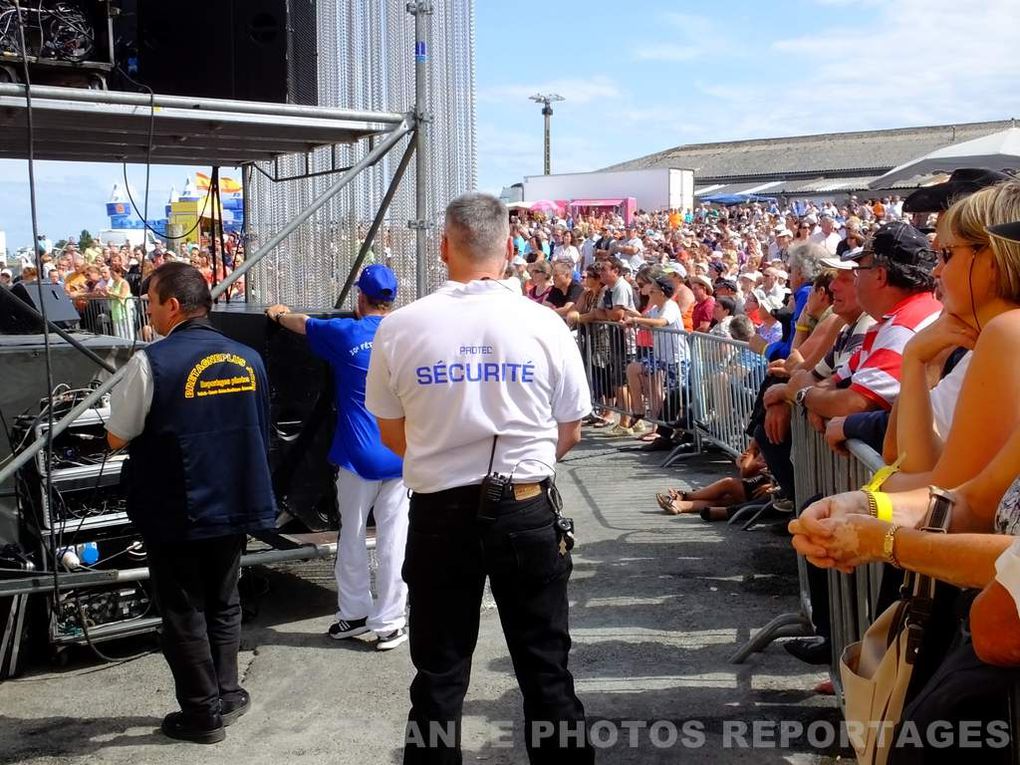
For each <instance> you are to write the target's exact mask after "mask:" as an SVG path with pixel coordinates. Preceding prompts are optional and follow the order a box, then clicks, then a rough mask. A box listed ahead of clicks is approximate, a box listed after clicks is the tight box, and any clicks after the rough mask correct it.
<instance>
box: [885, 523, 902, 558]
mask: <svg viewBox="0 0 1020 765" xmlns="http://www.w3.org/2000/svg"><path fill="white" fill-rule="evenodd" d="M899 530H900V527H899V526H898V525H897V524H895V523H894V524H892V525H891V526H889V528H888V529H886V532H885V536H884V537H883V538H882V555H884V556H885V559H886V561H887V562H888V563H891V564H893V565H894V566H896V568H903V566H901V565H900V562H899V560H897V558H896V532H897V531H899Z"/></svg>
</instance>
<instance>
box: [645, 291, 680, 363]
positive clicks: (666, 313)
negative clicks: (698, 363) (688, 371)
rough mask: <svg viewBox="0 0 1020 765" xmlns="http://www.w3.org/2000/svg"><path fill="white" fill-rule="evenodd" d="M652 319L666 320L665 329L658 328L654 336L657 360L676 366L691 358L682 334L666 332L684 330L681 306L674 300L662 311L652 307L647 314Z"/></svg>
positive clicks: (666, 303) (667, 302)
mask: <svg viewBox="0 0 1020 765" xmlns="http://www.w3.org/2000/svg"><path fill="white" fill-rule="evenodd" d="M646 316H648V317H649V318H651V319H665V320H666V322H667V324H666V326H665V327H657V328H656V329H655V330H654V332H653V334H652V338H653V339H652V342H653V344H654V350H655V358H656V359H657V360H658V361H667V362H670V363H672V364H676V363H677V362H679V361H680V360H681V359H687V358H689V353H688V348H687V338H686V337H684V336H683V335H681V334H677V333H674V332H672V331H666V330H680V331H681V332H682V331H683V328H684V317H683V314H682V313H681V312H680V306H679V305H677V304H676V301H674V300H667V301H666V302H665V303H664V304H663V306H662V308H661V309H659V308H656V307H655V306H652V307H651V308H649V309H648V313H647V314H646Z"/></svg>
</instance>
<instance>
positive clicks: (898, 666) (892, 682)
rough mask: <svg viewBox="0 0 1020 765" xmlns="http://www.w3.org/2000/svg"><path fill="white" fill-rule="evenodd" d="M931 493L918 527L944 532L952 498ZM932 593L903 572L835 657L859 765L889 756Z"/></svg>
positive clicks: (927, 583)
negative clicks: (856, 638) (859, 635)
mask: <svg viewBox="0 0 1020 765" xmlns="http://www.w3.org/2000/svg"><path fill="white" fill-rule="evenodd" d="M930 492H931V500H930V505H929V508H928V517H927V521H926V522H925V525H924V526H923V527H922V530H924V531H932V532H936V533H941V534H944V533H945V532H946V529H947V528H948V527H949V517H950V512H951V510H952V507H953V502H954V499H953V497H952V495H951V494H949V493H948V492H945V491H942V490H941V489H938V488H936V487H934V486H933V487H931V489H930ZM934 596H935V580H934V579H932V578H931V577H929V576H923V575H921V574H915V573H914V572H911V571H908V572H906V575H905V576H904V578H903V586H902V587H901V588H900V600H899V601H897V602H896V603H894V604H893V605H891V606H889V608H887V609H886V610H885V611H884V612H883V613H882V614H881V616H879V617H878V618H877V619H876V620H875V621H874V623H873V624H872V625H871V626H870V627H869V628H868V631H867V632H865V633H864V638H863V639H862V640H861V641H860V642H859V643H852V644H851V645H848V646H847V647H846V649H845V650H844V651H843V655H842V657H840V662H839V673H840V677H841V678H842V680H843V694H844V699H845V710H844V716H845V718H846V726H847V732H848V734H849V739H850V743H851V744H852V745H853V747H854V750H855V751H856V752H857V762H858V763H859V764H860V765H885V763H886V762H887V761H888V759H889V755H890V753H891V752H892V749H893V745H894V743H895V740H896V732H897V725H898V723H899V722H900V718H901V716H902V715H903V707H904V704H905V701H906V696H907V688H908V687H909V685H910V678H911V675H912V674H913V672H914V661H915V660H916V659H917V655H918V651H919V650H920V648H921V642H922V639H923V636H924V627H925V622H926V621H927V618H928V614H929V613H930V612H931V603H932V598H933V597H934Z"/></svg>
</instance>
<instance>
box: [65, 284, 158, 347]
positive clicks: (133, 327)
mask: <svg viewBox="0 0 1020 765" xmlns="http://www.w3.org/2000/svg"><path fill="white" fill-rule="evenodd" d="M74 306H75V308H76V309H77V310H78V314H79V315H80V316H81V328H82V329H84V330H87V331H89V332H94V333H95V334H97V335H111V336H114V337H122V338H124V339H125V340H137V339H141V330H142V327H143V326H145V324H146V322H147V318H146V313H145V298H141V297H135V296H133V295H132V296H129V297H126V298H117V297H100V296H89V297H84V298H75V299H74Z"/></svg>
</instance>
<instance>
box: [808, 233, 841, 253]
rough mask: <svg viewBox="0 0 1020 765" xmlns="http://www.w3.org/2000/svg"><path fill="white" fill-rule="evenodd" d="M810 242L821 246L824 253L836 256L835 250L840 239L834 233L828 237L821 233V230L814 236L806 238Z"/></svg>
mask: <svg viewBox="0 0 1020 765" xmlns="http://www.w3.org/2000/svg"><path fill="white" fill-rule="evenodd" d="M808 238H809V239H810V240H811V241H812V242H815V243H816V244H820V245H822V247H824V248H825V251H826V252H828V253H829V254H830V255H835V254H836V248H837V247H838V246H839V243H840V241H841V237H840V235H839V234H837V233H836V232H835V231H833V232H832V233H830V234H829V235H828V236H826V235H825V234H823V233H822V230H821V229H818V231H816V232H815V233H814V234H812V235H811V236H810V237H808Z"/></svg>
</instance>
